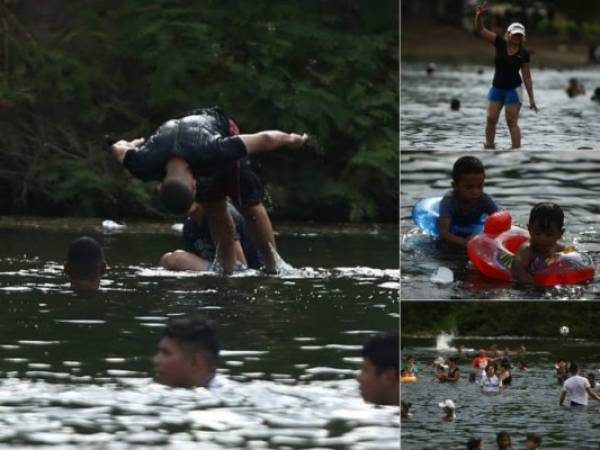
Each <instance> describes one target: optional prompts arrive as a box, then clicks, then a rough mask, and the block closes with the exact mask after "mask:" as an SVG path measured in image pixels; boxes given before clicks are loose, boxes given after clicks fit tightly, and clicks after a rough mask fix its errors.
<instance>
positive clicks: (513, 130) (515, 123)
mask: <svg viewBox="0 0 600 450" xmlns="http://www.w3.org/2000/svg"><path fill="white" fill-rule="evenodd" d="M520 110H521V105H520V104H518V103H517V104H515V105H506V111H504V113H505V115H506V124H507V125H508V130H509V131H510V141H511V143H512V148H520V147H521V128H519V111H520Z"/></svg>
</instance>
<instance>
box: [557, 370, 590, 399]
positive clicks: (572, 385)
mask: <svg viewBox="0 0 600 450" xmlns="http://www.w3.org/2000/svg"><path fill="white" fill-rule="evenodd" d="M587 388H591V386H590V382H589V381H588V379H587V378H585V377H582V376H580V375H573V376H571V377H569V378H567V380H566V381H565V382H564V383H563V387H562V390H563V392H566V393H567V394H569V398H570V399H571V401H572V402H575V403H579V404H580V405H587V404H588V397H589V395H588V393H587Z"/></svg>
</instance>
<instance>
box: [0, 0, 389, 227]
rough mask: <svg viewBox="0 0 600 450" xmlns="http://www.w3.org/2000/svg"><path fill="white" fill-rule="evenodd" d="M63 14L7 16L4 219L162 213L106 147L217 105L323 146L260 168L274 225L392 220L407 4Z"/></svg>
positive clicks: (0, 154) (144, 7)
mask: <svg viewBox="0 0 600 450" xmlns="http://www.w3.org/2000/svg"><path fill="white" fill-rule="evenodd" d="M50 3H52V2H50ZM61 3H62V2H61ZM66 3H67V6H68V11H67V14H66V17H68V20H64V21H58V23H59V24H60V26H57V27H52V26H47V27H40V26H39V24H37V26H36V23H35V21H34V19H33V18H32V17H30V16H27V15H26V14H25V13H22V14H21V16H20V15H19V14H17V13H15V12H14V11H9V10H8V9H6V7H5V6H2V7H1V8H3V9H4V11H3V12H4V13H5V14H6V16H7V17H8V19H9V20H6V21H5V22H4V24H5V26H4V29H3V30H2V38H3V39H2V41H3V44H4V45H3V50H2V51H1V52H2V56H3V58H0V60H2V61H3V66H2V67H1V68H0V130H1V132H0V188H1V191H0V192H1V194H0V214H23V213H26V214H29V215H32V214H42V215H78V216H82V215H85V216H90V215H100V216H104V215H111V216H149V215H155V214H156V213H157V205H156V204H155V202H156V200H155V197H156V196H155V195H154V194H153V192H154V191H153V189H154V186H152V185H144V184H143V183H140V182H138V181H136V180H133V178H132V177H130V176H129V175H128V174H127V173H125V171H124V170H123V169H122V168H120V167H118V165H117V164H116V163H114V162H113V161H111V160H110V159H109V156H108V154H107V153H106V152H105V149H106V142H105V138H104V136H105V135H106V134H111V135H112V136H114V137H115V138H128V139H131V138H134V137H138V136H148V135H149V134H151V133H152V132H153V131H154V130H155V129H156V128H157V127H158V125H160V124H161V123H162V122H164V121H166V120H167V119H169V118H170V117H172V116H175V115H178V114H180V113H182V112H185V111H187V110H190V109H192V108H195V107H202V106H213V105H219V106H221V107H223V108H224V109H225V110H226V111H228V112H229V113H230V114H231V115H232V116H233V117H234V118H235V119H236V121H237V122H238V123H239V124H240V128H241V129H242V131H243V132H255V131H259V130H263V129H273V128H278V129H282V130H288V131H298V132H308V133H311V134H313V135H315V136H316V139H317V141H318V143H319V151H316V152H315V151H305V152H303V153H302V152H293V151H289V152H281V153H276V154H271V155H268V156H266V157H263V158H261V159H259V160H258V161H257V162H258V164H259V170H258V172H259V176H260V177H261V178H262V179H263V181H264V182H265V184H266V187H267V191H268V192H269V195H270V199H271V201H272V206H273V215H274V216H279V217H285V218H288V219H310V220H314V221H330V220H335V221H345V220H352V221H396V220H397V213H398V187H397V186H398V87H397V86H398V31H397V30H398V22H397V18H398V5H397V2H393V1H387V0H385V1H384V2H380V3H379V4H378V7H377V8H374V7H372V6H370V5H369V4H367V3H363V2H352V1H347V0H336V1H329V2H322V1H317V0H307V1H303V2H278V1H275V0H272V1H266V0H257V1H253V2H232V1H214V0H207V1H203V2H184V1H175V0H161V1H155V2H146V1H143V0H130V1H127V2H110V1H108V0H106V1H97V2H78V1H74V0H72V1H68V2H66ZM24 9H25V8H22V10H24ZM55 9H56V13H55V16H56V17H62V16H63V15H65V11H61V10H60V8H59V7H56V8H55ZM48 20H50V19H48ZM65 22H67V23H68V24H67V23H65ZM0 29H1V28H0ZM49 30H50V31H49Z"/></svg>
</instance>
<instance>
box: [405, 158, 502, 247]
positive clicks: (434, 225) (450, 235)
mask: <svg viewBox="0 0 600 450" xmlns="http://www.w3.org/2000/svg"><path fill="white" fill-rule="evenodd" d="M452 180H453V181H452V190H450V191H448V192H447V193H446V194H445V195H444V197H441V198H440V197H434V198H427V199H424V200H421V201H420V202H418V203H417V204H416V205H415V206H414V208H413V212H412V217H413V220H414V221H415V223H416V224H417V225H418V226H419V227H420V228H421V229H422V230H423V231H424V232H425V233H426V234H428V235H430V236H432V237H434V238H436V239H438V238H439V239H440V240H442V241H444V242H448V243H450V244H457V245H462V246H463V247H464V246H466V245H467V242H468V240H469V239H470V238H472V237H473V236H474V235H476V234H479V233H481V231H482V229H483V223H484V220H485V217H487V215H489V214H492V213H494V212H496V211H498V206H497V205H496V203H495V202H494V200H493V199H492V197H490V196H489V195H487V194H486V193H485V192H483V186H484V182H485V169H484V167H483V164H482V162H481V161H480V160H479V159H477V158H475V157H474V156H463V157H461V158H458V159H457V160H456V162H455V163H454V166H453V167H452Z"/></svg>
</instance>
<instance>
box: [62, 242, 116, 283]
mask: <svg viewBox="0 0 600 450" xmlns="http://www.w3.org/2000/svg"><path fill="white" fill-rule="evenodd" d="M64 271H65V274H66V275H67V277H68V278H69V281H70V282H71V287H72V288H73V289H75V290H96V289H98V288H99V287H100V279H101V278H102V275H103V274H104V272H105V271H106V261H105V260H104V251H103V250H102V247H101V246H100V244H99V243H98V241H96V240H95V239H92V238H90V237H85V236H84V237H80V238H77V239H75V240H74V241H72V242H71V243H70V244H69V249H68V250H67V260H66V262H65V266H64Z"/></svg>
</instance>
